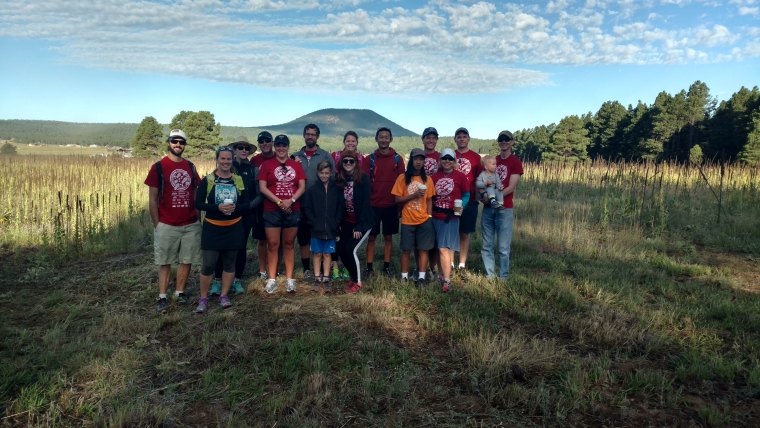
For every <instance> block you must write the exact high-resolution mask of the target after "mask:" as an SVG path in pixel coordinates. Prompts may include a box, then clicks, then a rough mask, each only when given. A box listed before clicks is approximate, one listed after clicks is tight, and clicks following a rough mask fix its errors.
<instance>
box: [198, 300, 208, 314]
mask: <svg viewBox="0 0 760 428" xmlns="http://www.w3.org/2000/svg"><path fill="white" fill-rule="evenodd" d="M206 310H208V297H202V298H201V300H199V301H198V306H196V308H195V313H196V314H202V313H204V312H206Z"/></svg>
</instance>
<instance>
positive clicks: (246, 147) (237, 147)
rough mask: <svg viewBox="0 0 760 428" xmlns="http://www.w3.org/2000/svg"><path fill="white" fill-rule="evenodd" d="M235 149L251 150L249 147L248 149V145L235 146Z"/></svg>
mask: <svg viewBox="0 0 760 428" xmlns="http://www.w3.org/2000/svg"><path fill="white" fill-rule="evenodd" d="M235 150H248V151H251V149H249V148H248V146H235Z"/></svg>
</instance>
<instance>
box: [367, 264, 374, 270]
mask: <svg viewBox="0 0 760 428" xmlns="http://www.w3.org/2000/svg"><path fill="white" fill-rule="evenodd" d="M372 265H373V263H372V262H367V270H368V271H372Z"/></svg>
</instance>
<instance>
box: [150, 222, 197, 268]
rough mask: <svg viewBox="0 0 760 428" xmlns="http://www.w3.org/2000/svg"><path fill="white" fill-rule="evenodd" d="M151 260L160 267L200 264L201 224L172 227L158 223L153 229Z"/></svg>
mask: <svg viewBox="0 0 760 428" xmlns="http://www.w3.org/2000/svg"><path fill="white" fill-rule="evenodd" d="M153 259H154V262H155V263H156V264H157V265H159V266H161V265H173V264H191V265H198V264H200V262H201V223H200V222H199V221H197V222H195V223H192V224H188V225H185V226H172V225H170V224H166V223H160V222H159V223H158V225H157V226H156V228H155V229H153Z"/></svg>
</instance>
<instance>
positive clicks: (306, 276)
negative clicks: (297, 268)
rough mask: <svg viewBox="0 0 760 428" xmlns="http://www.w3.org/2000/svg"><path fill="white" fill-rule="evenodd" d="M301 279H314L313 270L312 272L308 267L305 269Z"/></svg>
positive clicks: (307, 280)
mask: <svg viewBox="0 0 760 428" xmlns="http://www.w3.org/2000/svg"><path fill="white" fill-rule="evenodd" d="M303 280H304V281H306V282H309V281H313V280H314V272H312V271H311V270H309V269H306V270H305V271H303Z"/></svg>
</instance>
